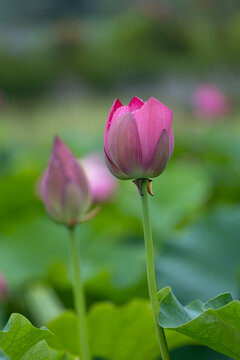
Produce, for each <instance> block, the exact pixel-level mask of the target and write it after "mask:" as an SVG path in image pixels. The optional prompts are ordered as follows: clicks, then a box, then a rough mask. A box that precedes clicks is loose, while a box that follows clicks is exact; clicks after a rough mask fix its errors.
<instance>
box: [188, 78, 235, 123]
mask: <svg viewBox="0 0 240 360" xmlns="http://www.w3.org/2000/svg"><path fill="white" fill-rule="evenodd" d="M193 106H194V109H195V113H196V115H197V116H199V117H203V118H217V117H221V116H223V115H225V114H226V113H227V111H228V110H229V103H228V100H227V98H226V96H225V95H224V93H223V92H222V91H221V90H219V89H218V88H216V87H215V86H212V85H208V84H203V85H199V86H197V87H196V89H195V91H194V93H193Z"/></svg>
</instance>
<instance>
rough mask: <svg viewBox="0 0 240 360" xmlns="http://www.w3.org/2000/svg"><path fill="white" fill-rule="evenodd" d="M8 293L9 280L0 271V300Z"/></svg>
mask: <svg viewBox="0 0 240 360" xmlns="http://www.w3.org/2000/svg"><path fill="white" fill-rule="evenodd" d="M7 293H8V290H7V282H6V280H5V278H4V277H3V275H2V274H1V273H0V300H1V299H4V298H5V297H6V295H7Z"/></svg>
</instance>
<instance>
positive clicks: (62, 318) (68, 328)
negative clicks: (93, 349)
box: [47, 311, 78, 355]
mask: <svg viewBox="0 0 240 360" xmlns="http://www.w3.org/2000/svg"><path fill="white" fill-rule="evenodd" d="M47 327H48V329H49V330H51V331H52V332H53V334H54V336H53V337H52V338H49V339H48V344H49V345H50V347H52V348H53V349H57V350H60V351H63V352H65V353H66V352H70V353H71V354H73V355H77V354H78V338H77V333H78V330H77V320H76V315H75V314H74V313H73V312H72V311H66V312H64V313H63V314H61V315H59V316H58V317H57V318H56V319H54V320H52V321H51V322H49V323H48V325H47Z"/></svg>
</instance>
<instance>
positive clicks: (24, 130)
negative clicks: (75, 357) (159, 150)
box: [0, 0, 240, 360]
mask: <svg viewBox="0 0 240 360" xmlns="http://www.w3.org/2000/svg"><path fill="white" fill-rule="evenodd" d="M239 5H240V4H239V1H238V0H235V1H234V0H228V1H224V0H196V1H193V0H182V1H177V0H171V1H170V0H169V1H160V0H159V1H157V0H142V1H137V0H135V1H131V2H129V1H125V0H124V1H121V2H119V1H111V0H99V1H93V0H88V1H87V0H83V1H80V0H41V1H38V0H21V1H18V0H1V1H0V272H1V275H2V276H3V277H4V279H5V281H6V286H7V291H4V293H2V295H1V300H0V301H1V309H0V324H1V327H3V325H4V324H5V323H6V321H7V319H8V317H9V315H10V313H11V312H21V313H22V314H24V315H26V316H27V317H28V318H30V319H31V321H32V322H33V323H35V324H39V323H40V324H41V322H44V320H45V319H48V320H49V319H50V318H51V317H53V316H54V315H55V314H56V313H57V312H58V311H60V310H59V309H62V308H71V307H72V295H71V280H70V279H71V272H70V271H69V257H68V239H67V232H66V231H65V229H64V228H62V227H59V226H57V225H56V224H54V223H52V222H51V220H50V219H49V218H48V216H47V215H46V213H45V210H44V206H43V204H42V202H41V200H40V199H39V197H38V184H39V178H40V177H41V174H42V173H43V171H44V168H45V166H46V164H47V161H48V157H49V154H50V151H51V146H52V140H53V136H54V135H55V134H58V135H59V136H61V137H62V139H63V140H64V141H65V142H66V143H67V144H68V146H69V147H70V148H71V149H72V150H73V152H74V154H75V155H76V156H78V157H81V156H84V155H86V154H88V153H91V152H93V151H98V152H100V153H102V147H103V131H104V125H105V121H106V117H107V114H108V111H109V109H110V107H111V104H112V102H113V100H114V98H115V97H119V98H120V100H121V101H122V102H123V103H128V102H129V101H130V99H131V98H132V97H133V96H134V95H136V96H139V97H141V98H143V99H144V100H147V99H148V98H149V97H150V96H155V97H156V98H158V99H159V100H161V101H162V102H163V103H164V104H165V105H167V106H168V107H169V108H170V109H171V110H172V111H173V119H174V120H173V129H174V134H175V150H174V154H173V156H172V159H171V161H170V163H169V165H168V167H167V169H166V171H165V172H164V173H163V174H162V175H161V176H160V177H159V178H157V179H154V182H153V191H154V194H155V196H154V197H153V198H151V199H150V202H151V204H150V206H151V214H152V222H153V234H154V243H155V255H156V273H157V281H158V287H159V288H160V287H163V286H166V285H170V286H171V287H172V289H173V291H174V293H175V294H176V295H177V297H178V298H179V300H180V301H181V302H182V303H183V304H187V303H188V302H190V301H192V300H194V299H195V298H200V299H202V300H203V301H206V300H208V299H209V298H210V297H213V296H215V295H217V294H220V293H222V292H225V291H231V292H232V294H233V296H234V297H235V298H238V296H239V286H240V258H239V254H240V122H239V116H240V107H239V102H238V100H239V96H240V89H239V80H240V76H239V75H240V69H239V64H240V47H239V44H240V6H239ZM203 84H204V88H205V89H206V88H207V89H208V90H209V87H210V89H212V88H213V87H214V91H217V92H218V91H219V92H220V94H221V95H220V96H219V97H220V100H219V97H218V95H219V94H218V95H216V94H215V95H214V94H213V95H211V92H210V95H209V93H207V95H206V94H205V95H202V97H203V98H204V96H205V97H207V100H206V102H207V105H206V104H205V103H204V101H205V100H201V99H202V98H201V99H200V100H199V99H198V100H197V99H196V97H197V96H199V95H196V94H197V93H198V92H199V89H202V88H203ZM211 96H213V98H211ZM200 97H201V96H200ZM216 97H217V100H216ZM199 102H200V105H199ZM209 102H210V105H209ZM219 102H220V104H219ZM202 103H203V104H202ZM209 108H210V110H209ZM78 236H79V240H80V241H79V242H80V252H81V257H82V272H83V276H84V282H85V289H86V295H87V303H88V307H89V308H91V306H92V305H93V304H95V303H97V302H98V301H106V300H107V301H111V302H114V303H115V304H117V305H122V304H126V303H127V302H128V301H130V300H131V299H133V298H137V297H138V298H139V297H140V298H147V284H146V273H145V260H144V243H143V236H142V225H141V211H140V200H139V198H138V193H137V190H136V188H135V186H134V185H133V184H132V183H131V182H121V183H119V189H118V191H117V193H116V195H115V197H114V199H113V201H112V202H110V203H108V204H105V205H104V206H103V207H102V211H101V212H100V213H99V215H98V216H97V217H96V218H95V219H94V220H93V221H92V222H90V223H87V224H84V225H82V226H81V227H79V229H78ZM44 301H46V304H47V305H46V306H45V310H44V311H42V313H41V312H40V310H39V309H40V308H41V304H43V303H44ZM39 304H40V305H39ZM46 309H49V310H46ZM192 358H194V359H196V360H199V359H204V360H207V359H221V360H223V359H225V357H224V356H222V355H220V354H217V353H215V352H213V351H211V350H209V349H207V348H204V347H200V346H194V347H193V346H192V347H185V348H182V349H177V350H175V351H173V353H172V359H192ZM113 360H114V359H113Z"/></svg>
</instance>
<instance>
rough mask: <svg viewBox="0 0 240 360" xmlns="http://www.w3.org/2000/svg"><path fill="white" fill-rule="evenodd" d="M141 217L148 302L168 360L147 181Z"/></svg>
mask: <svg viewBox="0 0 240 360" xmlns="http://www.w3.org/2000/svg"><path fill="white" fill-rule="evenodd" d="M142 194H143V195H142V196H141V199H142V217H143V230H144V239H145V251H146V266H147V280H148V291H149V297H150V302H151V306H152V311H153V318H154V323H155V327H156V331H157V337H158V342H159V346H160V350H161V355H162V359H163V360H170V356H169V352H168V346H167V342H166V337H165V333H164V329H163V328H162V327H161V326H160V325H159V324H158V315H159V311H160V308H159V302H158V297H157V286H156V280H155V270H154V255H153V241H152V229H151V222H150V216H149V207H148V193H147V180H145V179H144V180H143V181H142Z"/></svg>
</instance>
